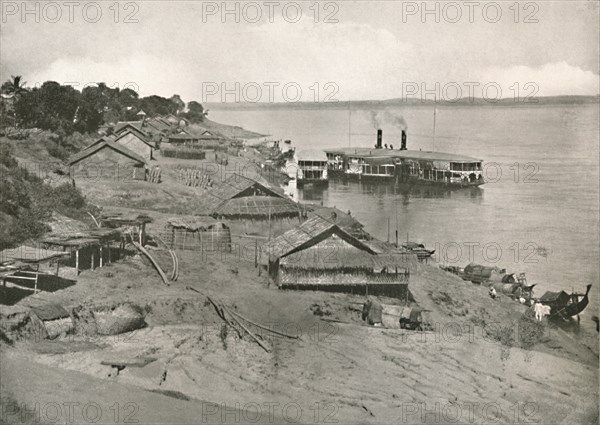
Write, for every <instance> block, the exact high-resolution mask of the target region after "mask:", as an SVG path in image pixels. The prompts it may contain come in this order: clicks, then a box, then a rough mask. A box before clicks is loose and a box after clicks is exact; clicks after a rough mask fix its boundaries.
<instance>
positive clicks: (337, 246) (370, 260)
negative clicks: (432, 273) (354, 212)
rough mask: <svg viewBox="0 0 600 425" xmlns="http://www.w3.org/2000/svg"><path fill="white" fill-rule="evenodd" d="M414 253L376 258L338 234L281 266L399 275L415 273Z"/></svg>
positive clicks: (296, 268)
mask: <svg viewBox="0 0 600 425" xmlns="http://www.w3.org/2000/svg"><path fill="white" fill-rule="evenodd" d="M417 264H418V260H417V257H416V255H414V254H381V255H374V254H370V253H369V252H367V251H364V250H362V249H358V248H356V247H355V246H353V245H351V244H349V243H348V242H345V241H344V240H342V239H340V238H338V237H336V236H335V235H333V236H331V237H330V238H328V239H326V240H324V241H322V242H319V243H318V244H316V245H313V246H311V247H309V248H307V249H304V250H302V251H297V252H295V253H294V254H291V255H288V256H286V257H284V258H282V259H281V261H280V266H281V267H283V268H285V269H295V270H365V271H371V272H373V271H375V272H380V271H382V270H384V269H386V270H387V271H388V273H394V272H395V271H396V270H398V272H399V273H401V272H404V271H405V270H410V271H413V270H416V267H417Z"/></svg>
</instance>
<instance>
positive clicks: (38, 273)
mask: <svg viewBox="0 0 600 425" xmlns="http://www.w3.org/2000/svg"><path fill="white" fill-rule="evenodd" d="M39 276H40V263H37V267H36V269H35V285H34V287H33V293H34V295H35V294H37V291H38V289H37V285H38V279H39Z"/></svg>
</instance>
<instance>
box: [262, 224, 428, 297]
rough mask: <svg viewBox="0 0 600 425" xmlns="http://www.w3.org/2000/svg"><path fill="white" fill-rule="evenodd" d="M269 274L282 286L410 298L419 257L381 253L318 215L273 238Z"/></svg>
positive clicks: (268, 247)
mask: <svg viewBox="0 0 600 425" xmlns="http://www.w3.org/2000/svg"><path fill="white" fill-rule="evenodd" d="M263 250H264V251H265V253H264V256H265V258H267V261H268V267H269V274H270V278H272V279H273V280H275V282H276V283H277V284H278V286H279V287H280V288H282V289H298V290H320V291H331V292H345V293H353V294H361V295H386V296H392V297H396V298H400V299H404V300H407V299H408V298H409V293H408V282H409V277H410V272H411V270H414V269H415V268H416V265H417V259H416V256H414V255H412V254H405V253H383V254H376V253H375V252H374V251H373V250H372V249H371V248H370V247H369V246H368V245H366V244H364V243H363V242H362V241H360V240H358V239H357V238H355V237H354V236H352V235H350V234H349V233H347V232H346V231H344V230H342V229H341V228H340V227H339V226H338V225H337V224H335V223H333V222H331V221H328V220H325V219H323V218H321V217H319V216H315V217H313V218H311V219H309V220H307V221H305V222H304V223H303V224H302V225H300V226H298V227H297V228H295V229H292V230H290V231H288V232H286V233H284V234H283V235H281V236H279V237H277V238H275V239H274V240H272V241H271V242H268V243H267V244H266V245H265V246H264V249H263Z"/></svg>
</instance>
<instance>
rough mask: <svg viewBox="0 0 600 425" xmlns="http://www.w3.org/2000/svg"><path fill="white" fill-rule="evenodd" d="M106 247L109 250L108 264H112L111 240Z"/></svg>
mask: <svg viewBox="0 0 600 425" xmlns="http://www.w3.org/2000/svg"><path fill="white" fill-rule="evenodd" d="M106 249H107V250H108V264H110V262H111V259H110V242H109V243H108V244H107V245H106Z"/></svg>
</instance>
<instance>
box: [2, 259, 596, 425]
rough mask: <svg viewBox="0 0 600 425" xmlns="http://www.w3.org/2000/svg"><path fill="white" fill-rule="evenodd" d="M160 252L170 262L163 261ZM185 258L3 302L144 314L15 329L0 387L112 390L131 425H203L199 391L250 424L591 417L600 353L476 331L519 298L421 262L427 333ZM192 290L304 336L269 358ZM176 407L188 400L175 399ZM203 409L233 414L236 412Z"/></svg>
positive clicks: (37, 393)
mask: <svg viewBox="0 0 600 425" xmlns="http://www.w3.org/2000/svg"><path fill="white" fill-rule="evenodd" d="M157 256H158V258H159V261H160V262H161V264H163V265H164V267H165V269H169V261H170V259H169V258H168V256H167V255H162V254H159V255H157ZM180 257H181V277H180V279H179V281H178V282H176V283H173V284H172V285H171V286H170V287H165V286H164V285H163V284H162V283H161V281H160V279H159V278H158V276H157V275H156V274H155V272H154V271H153V270H152V268H151V267H150V265H149V263H147V261H146V260H144V259H139V258H137V257H133V258H129V259H127V260H125V261H123V262H120V263H116V264H112V265H110V266H108V267H104V268H102V269H96V270H95V271H86V272H84V273H83V274H82V275H81V276H80V278H79V281H78V283H77V285H75V286H72V287H70V288H67V289H65V290H62V291H58V292H55V293H52V294H50V293H45V294H39V295H36V296H34V297H29V298H27V299H25V300H22V301H21V302H20V303H19V304H18V305H16V306H14V307H6V308H3V311H2V313H3V315H4V317H5V318H6V317H7V315H9V313H11V312H13V313H14V312H17V311H19V310H23V311H24V310H25V309H26V308H27V306H29V305H35V304H36V303H41V302H46V301H52V302H58V303H60V304H61V305H64V306H65V307H68V308H74V307H80V306H87V307H88V308H92V307H93V306H96V305H107V304H109V305H115V304H119V303H123V302H126V301H132V302H135V303H136V304H137V305H139V306H141V307H142V308H143V309H144V310H145V311H146V312H147V313H146V322H147V323H148V327H147V328H145V329H142V330H139V331H136V332H133V333H131V334H124V335H120V336H108V337H107V336H98V335H91V334H87V335H86V334H76V335H72V336H66V337H63V338H62V339H61V338H59V339H58V340H54V341H46V340H35V339H34V340H31V339H27V338H21V339H20V340H19V341H17V342H15V344H14V345H13V346H12V347H6V346H5V347H4V348H3V362H2V364H3V367H4V368H5V370H6V371H7V372H6V373H3V379H2V391H3V394H2V396H3V397H9V399H10V400H14V401H17V402H18V403H25V405H30V403H31V402H32V401H33V400H39V401H41V402H47V403H50V402H52V401H53V400H55V399H56V397H57V395H56V394H55V393H54V392H53V390H52V388H55V387H56V386H57V385H58V386H59V388H60V394H62V395H61V397H62V400H80V398H81V397H82V396H83V395H86V396H87V397H88V399H90V400H100V401H102V403H105V405H108V403H109V401H110V400H113V399H115V394H118V393H119V392H120V391H123V392H126V393H127V394H128V397H125V398H124V400H133V401H132V402H133V403H137V404H138V405H139V413H138V414H137V415H138V416H136V418H138V419H140V422H141V423H147V422H146V419H153V420H154V422H156V420H157V419H156V418H164V420H162V419H161V420H159V422H160V423H192V422H193V423H198V422H199V421H198V420H197V419H196V420H190V417H191V416H190V414H189V412H193V411H195V412H198V409H200V412H201V409H202V403H200V402H199V400H204V401H209V402H213V403H217V404H223V405H224V406H226V407H228V408H236V407H237V408H240V409H244V408H245V409H246V411H247V412H246V413H245V414H250V413H251V412H252V411H253V409H254V411H255V410H256V408H257V406H258V407H259V408H260V412H262V417H261V419H260V420H261V421H262V420H263V419H265V418H266V417H267V416H265V415H267V413H268V407H269V406H271V407H272V408H273V409H275V410H273V414H275V415H276V416H277V417H278V418H280V419H281V422H284V423H285V422H293V419H294V418H296V417H297V416H298V414H300V415H301V416H300V417H299V418H298V419H299V420H300V422H302V423H315V422H316V423H327V422H330V421H331V420H335V421H337V422H338V423H445V422H448V423H450V422H452V420H453V418H454V417H456V415H460V419H461V420H460V422H461V423H465V422H466V423H468V422H469V415H472V417H473V420H474V421H475V423H488V422H489V423H495V422H496V421H499V422H502V423H516V422H525V421H526V420H527V419H536V420H539V421H541V423H559V422H569V423H592V422H593V423H597V420H598V411H597V409H598V407H597V406H598V404H597V400H598V362H597V351H596V352H592V351H590V349H589V348H587V347H584V346H581V345H578V344H573V343H572V342H571V341H570V340H569V339H568V338H567V337H564V336H563V337H561V333H560V332H559V331H555V330H552V329H551V330H549V331H548V333H547V335H545V337H544V338H543V340H542V341H541V342H539V343H537V344H535V346H533V347H531V349H530V350H524V349H523V348H517V347H515V346H517V345H519V343H518V342H513V344H512V345H513V346H512V347H510V346H508V345H503V344H501V343H500V342H499V341H497V340H495V339H494V338H493V337H491V336H490V335H489V334H488V333H486V330H487V331H490V330H492V331H494V329H495V328H494V326H495V325H494V324H495V323H502V324H503V325H507V324H510V323H511V320H512V319H514V318H518V317H519V316H520V314H521V313H522V310H521V308H522V307H521V306H520V305H518V304H516V303H514V302H512V301H510V300H508V299H504V298H502V297H501V298H500V299H499V300H491V299H490V298H489V297H487V295H486V291H485V288H482V287H479V286H476V285H473V284H471V283H469V282H464V281H462V280H460V279H457V278H456V277H454V276H451V275H448V274H446V273H444V272H442V271H441V270H439V269H437V268H435V267H434V266H429V265H422V266H420V268H419V270H418V272H417V273H416V275H414V276H413V279H412V280H411V290H412V292H413V294H414V296H415V298H416V300H417V301H418V303H419V304H420V305H421V306H423V307H425V308H427V309H429V310H431V317H432V318H433V321H434V323H435V326H434V331H433V332H432V333H426V334H420V333H413V332H408V331H402V330H394V329H381V328H372V327H367V326H364V325H363V324H362V323H361V322H360V317H359V316H360V312H359V308H358V307H357V306H358V305H359V303H360V302H362V301H363V299H362V298H361V297H356V296H351V295H343V294H326V293H319V292H294V291H280V290H277V289H275V288H273V287H271V288H269V287H267V286H266V284H265V281H264V278H263V277H259V276H258V273H257V271H256V269H255V268H254V266H253V264H252V263H251V262H246V261H238V260H236V259H235V258H233V259H232V258H229V259H228V258H225V259H223V260H218V261H217V260H213V259H207V260H206V261H198V259H197V254H196V253H190V252H185V253H181V255H180ZM188 285H191V286H194V287H195V288H196V289H198V290H200V291H201V292H203V293H205V294H210V295H211V296H212V297H215V298H216V299H219V300H221V301H223V302H224V303H225V304H226V305H228V306H230V308H232V309H235V310H236V311H238V312H240V313H242V314H243V315H245V316H246V317H249V318H251V319H253V320H255V321H258V322H261V323H264V324H270V325H271V326H274V327H275V329H279V330H286V331H288V332H290V333H294V332H295V333H300V334H301V335H302V339H301V340H292V339H285V338H279V337H270V336H267V335H265V344H267V345H268V346H269V347H270V348H271V350H272V351H271V352H270V353H267V352H265V351H264V350H262V349H261V348H260V347H259V346H258V345H257V344H256V343H254V342H253V341H251V340H250V339H248V338H247V337H244V338H243V339H240V338H239V336H238V335H237V334H236V333H235V331H234V330H233V329H232V328H228V332H226V334H225V335H223V331H222V329H223V323H222V321H221V319H220V318H219V317H218V316H217V314H216V313H215V310H214V309H213V308H212V306H211V305H210V304H209V303H208V302H207V301H206V298H205V297H203V296H201V295H199V294H197V293H195V292H192V291H190V290H187V289H185V288H186V286H188ZM442 300H443V301H442ZM387 302H391V301H390V300H387ZM315 304H318V305H319V306H320V307H321V310H323V311H327V312H329V313H330V315H328V316H326V317H328V318H330V319H336V320H339V321H342V322H345V323H338V322H325V321H322V320H320V317H319V316H316V315H314V314H313V312H312V310H311V307H312V306H314V305H315ZM14 317H15V316H13V318H14ZM459 329H460V332H459ZM505 342H506V341H505ZM140 355H143V356H152V357H154V358H156V359H157V360H156V361H154V362H152V363H150V364H149V365H147V366H145V367H143V368H133V367H127V368H125V369H124V370H122V371H121V372H120V373H119V374H118V375H116V374H115V372H116V371H115V370H114V369H113V368H111V367H110V366H103V365H101V364H100V362H101V361H102V360H103V359H106V358H110V357H114V356H121V357H129V358H130V357H135V356H140ZM27 364H31V365H33V366H32V371H33V372H32V371H28V373H35V374H39V375H40V376H44V377H46V378H47V379H46V380H44V384H41V383H35V384H34V383H33V381H27V380H26V379H25V375H21V374H20V373H17V372H16V371H17V370H20V369H22V368H23V365H27ZM67 370H68V372H66V371H67ZM109 375H110V376H109ZM65 377H68V379H66V378H65ZM148 390H150V391H161V392H163V395H158V394H156V393H149V392H148ZM164 394H169V395H170V396H171V397H169V396H168V395H164ZM111 397H112V398H111ZM173 397H175V398H177V399H173ZM159 399H160V400H159ZM183 399H189V400H187V401H186V400H183ZM270 403H273V404H270ZM275 403H277V404H275ZM180 405H181V406H189V410H188V407H184V408H183V409H182V410H180V409H179V408H175V406H180ZM283 408H285V409H287V410H285V411H284V410H282V409H283ZM142 410H144V412H143V413H142ZM296 412H299V413H296ZM205 413H206V412H205ZM453 415H454V416H453ZM496 416H498V418H497V419H496ZM244 417H245V416H244ZM196 418H197V416H196ZM211 419H212V420H209V421H208V422H211V423H215V422H216V423H220V422H228V423H231V422H236V417H235V414H231V415H230V416H228V417H227V415H226V417H224V418H223V417H222V416H219V417H218V418H216V417H213V418H211ZM222 419H224V420H222ZM237 422H249V421H248V420H239V421H237Z"/></svg>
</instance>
